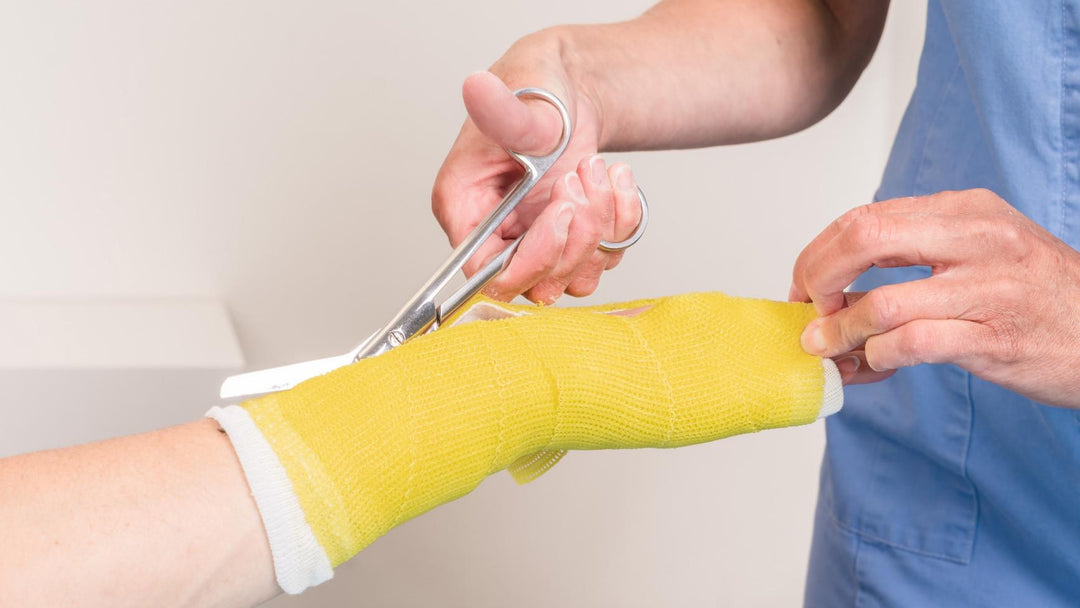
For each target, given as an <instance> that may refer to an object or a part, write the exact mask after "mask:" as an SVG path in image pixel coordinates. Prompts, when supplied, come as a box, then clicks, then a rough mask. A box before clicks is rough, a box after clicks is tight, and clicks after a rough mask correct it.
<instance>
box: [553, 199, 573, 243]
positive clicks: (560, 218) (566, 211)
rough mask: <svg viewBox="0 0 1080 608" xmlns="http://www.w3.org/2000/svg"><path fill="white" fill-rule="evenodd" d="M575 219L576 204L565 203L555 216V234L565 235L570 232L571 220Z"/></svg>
mask: <svg viewBox="0 0 1080 608" xmlns="http://www.w3.org/2000/svg"><path fill="white" fill-rule="evenodd" d="M572 219H574V204H573V203H563V204H562V206H561V207H559V213H558V214H557V215H556V216H555V234H557V235H559V236H560V237H565V236H566V235H567V234H568V233H569V232H570V220H572Z"/></svg>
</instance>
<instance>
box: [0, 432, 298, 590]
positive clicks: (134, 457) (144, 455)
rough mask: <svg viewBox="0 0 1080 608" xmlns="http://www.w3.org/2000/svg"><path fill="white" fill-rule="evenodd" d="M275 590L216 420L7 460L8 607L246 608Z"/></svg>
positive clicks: (0, 535)
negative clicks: (164, 607) (136, 607)
mask: <svg viewBox="0 0 1080 608" xmlns="http://www.w3.org/2000/svg"><path fill="white" fill-rule="evenodd" d="M278 592H279V591H278V589H277V585H276V584H275V583H274V571H273V565H272V564H271V561H270V549H269V547H268V546H267V543H266V536H265V534H264V532H263V527H262V523H261V522H260V520H259V514H258V511H257V510H256V508H255V504H254V502H253V501H252V498H251V495H250V492H249V490H248V486H247V483H246V482H245V481H244V476H243V472H242V471H241V469H240V466H239V464H238V463H237V461H236V455H235V454H234V453H233V449H232V447H231V445H230V444H229V440H228V438H227V437H226V436H225V435H224V434H223V433H221V432H220V431H219V430H218V426H217V424H216V423H215V422H213V421H212V420H202V421H199V422H193V423H190V424H185V425H182V426H178V427H173V428H168V429H163V430H160V431H155V432H152V433H145V434H142V435H135V436H131V437H123V438H120V439H113V440H109V441H103V442H99V443H92V444H88V445H83V446H78V447H73V448H66V449H62V450H53V451H48V452H39V453H35V454H26V455H23V456H15V457H12V458H5V459H0V606H76V605H77V606H250V605H254V604H256V603H258V602H260V601H263V600H265V599H268V598H269V597H272V596H273V595H275V594H276V593H278Z"/></svg>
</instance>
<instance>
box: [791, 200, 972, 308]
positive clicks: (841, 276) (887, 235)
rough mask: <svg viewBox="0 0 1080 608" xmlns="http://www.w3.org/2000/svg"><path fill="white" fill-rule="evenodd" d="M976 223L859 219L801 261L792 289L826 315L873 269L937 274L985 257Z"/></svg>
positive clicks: (910, 217) (911, 217)
mask: <svg viewBox="0 0 1080 608" xmlns="http://www.w3.org/2000/svg"><path fill="white" fill-rule="evenodd" d="M984 228H988V227H986V226H984V225H982V224H980V222H979V220H978V219H968V218H956V217H951V216H942V215H927V214H877V213H868V214H864V215H862V216H859V217H858V218H856V219H855V220H853V221H852V222H851V223H849V224H848V225H847V227H845V228H844V229H843V230H841V231H840V232H839V233H838V234H837V235H836V236H835V237H833V239H832V240H831V241H829V242H828V243H827V244H825V245H824V246H822V247H821V248H820V249H819V250H818V251H817V252H815V253H814V254H813V255H812V256H811V257H809V258H807V259H805V260H802V259H801V260H800V264H799V269H798V270H797V271H796V272H797V274H796V275H795V277H794V279H795V285H796V286H797V287H798V288H799V290H800V293H805V294H806V295H807V296H809V298H810V300H811V301H812V302H814V306H815V307H816V308H817V310H818V313H819V314H822V315H827V314H831V313H833V312H835V311H836V310H838V309H839V308H840V307H841V306H842V305H843V290H844V288H845V287H847V286H848V285H849V284H850V283H851V282H852V281H854V280H855V278H856V277H858V276H859V275H860V274H862V273H863V272H864V271H866V270H867V269H869V268H870V267H871V266H878V267H895V266H917V265H923V266H931V267H933V268H934V269H935V270H936V269H938V268H940V267H943V266H949V265H953V264H956V263H959V262H961V261H964V260H969V259H973V258H975V257H978V256H980V255H983V254H984V253H985V247H986V243H985V241H984V240H983V239H980V238H979V236H981V235H980V233H981V232H985V230H984Z"/></svg>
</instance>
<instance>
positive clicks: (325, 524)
mask: <svg viewBox="0 0 1080 608" xmlns="http://www.w3.org/2000/svg"><path fill="white" fill-rule="evenodd" d="M500 306H506V305H500ZM639 307H648V308H647V310H645V311H644V312H641V313H640V314H637V315H636V316H616V315H610V314H598V313H600V312H605V311H611V310H619V309H634V308H639ZM509 308H513V307H509ZM519 310H527V311H528V312H529V314H525V315H521V316H515V317H512V318H508V319H502V320H491V321H476V322H472V323H466V324H463V325H458V326H455V327H448V328H444V329H441V330H439V331H437V332H434V333H432V334H429V335H427V336H423V337H420V338H417V339H415V340H412V341H410V342H408V343H407V344H405V345H403V346H401V347H399V348H397V349H395V350H393V351H390V352H388V353H386V354H383V355H380V356H378V357H375V358H372V359H368V360H364V361H361V362H359V363H356V364H354V365H351V366H348V367H345V368H342V369H339V370H337V371H335V372H333V373H331V374H327V375H325V376H321V377H319V378H314V379H312V380H309V381H307V382H304V383H303V384H301V385H299V386H298V387H296V388H294V389H293V390H291V391H288V392H284V393H275V394H271V395H268V396H265V397H262V398H259V399H255V400H252V401H248V402H247V403H245V404H244V407H245V408H247V410H248V411H249V413H250V415H251V417H252V419H253V420H254V421H255V423H256V425H257V426H258V427H259V429H260V430H261V431H262V432H263V434H264V435H265V436H266V438H267V440H268V441H269V443H270V445H271V446H272V447H273V449H274V452H275V453H276V454H277V455H278V457H279V459H280V460H281V463H282V465H283V466H284V468H285V470H286V472H287V473H288V476H289V479H290V480H291V482H292V484H293V487H294V490H295V491H296V494H297V497H298V498H299V501H300V505H301V507H302V508H303V510H304V513H305V515H306V517H307V520H308V523H309V524H310V525H311V528H312V530H313V531H314V533H315V536H316V538H317V539H318V541H319V543H320V544H321V545H322V546H323V548H324V549H325V550H326V552H327V555H328V556H329V557H330V561H331V563H332V564H333V565H334V566H335V567H336V566H337V565H338V564H340V563H342V562H344V561H345V560H347V559H349V558H350V557H352V556H353V555H355V554H356V553H357V552H358V551H360V550H361V549H363V548H364V547H366V546H367V545H368V544H370V543H371V542H372V541H374V540H375V539H376V538H378V537H379V536H381V535H382V534H384V533H386V532H387V531H388V530H390V529H391V528H392V527H394V526H395V525H397V524H400V523H401V522H403V521H406V520H408V519H410V518H412V517H416V516H417V515H420V514H421V513H424V512H425V511H428V510H430V509H432V508H434V507H436V506H438V505H440V504H442V503H444V502H448V501H450V500H453V499H455V498H458V497H460V496H462V495H464V494H466V493H468V492H470V491H471V490H472V489H473V488H475V487H476V486H477V485H479V483H480V482H481V481H482V480H483V479H484V478H485V477H487V476H488V475H490V474H492V473H494V472H497V471H500V470H503V469H506V468H508V467H511V470H512V472H513V473H514V474H515V477H516V478H517V479H518V480H519V481H527V480H529V479H532V478H534V477H536V476H538V475H539V474H541V473H543V472H544V471H546V470H547V469H548V468H550V467H551V466H552V465H554V464H555V462H556V461H557V460H558V459H559V457H560V456H561V455H562V453H563V451H564V450H592V449H613V448H644V447H677V446H683V445H689V444H694V443H700V442H705V441H712V440H715V439H720V438H722V437H727V436H730V435H735V434H739V433H749V432H754V431H758V430H761V429H765V428H774V427H782V426H792V425H797V424H805V423H809V422H812V421H814V420H815V418H816V416H817V414H818V410H819V409H820V407H821V403H822V398H823V390H824V379H823V371H822V370H823V368H822V363H821V360H820V359H818V358H816V357H813V356H810V355H808V354H806V353H805V352H804V351H803V350H802V348H801V347H800V346H799V335H800V333H801V332H802V330H803V328H804V327H805V326H806V324H807V323H808V322H809V321H810V320H811V319H812V318H813V317H814V312H813V309H812V307H811V306H810V305H804V304H788V303H780V302H771V301H766V300H749V299H741V298H732V297H728V296H725V295H723V294H718V293H703V294H687V295H682V296H674V297H669V298H660V299H656V300H643V301H638V302H628V303H621V304H609V305H605V306H601V307H592V308H537V307H522V308H519Z"/></svg>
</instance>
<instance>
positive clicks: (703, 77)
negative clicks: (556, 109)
mask: <svg viewBox="0 0 1080 608" xmlns="http://www.w3.org/2000/svg"><path fill="white" fill-rule="evenodd" d="M887 10H888V1H887V0H825V1H823V0H666V1H664V2H661V3H659V4H658V5H656V6H655V7H653V8H652V9H651V10H649V11H648V12H646V13H645V14H644V15H642V16H641V17H639V18H637V19H634V20H632V21H627V22H623V23H616V24H607V25H577V26H560V27H555V28H551V29H547V30H543V31H541V32H538V33H537V34H534V35H533V36H529V37H526V38H525V39H523V40H521V41H520V42H519V43H518V44H517V45H515V48H513V49H511V51H510V52H509V53H507V56H508V57H509V56H512V55H514V54H515V53H517V54H519V55H522V56H527V55H528V53H531V52H537V53H545V54H550V53H552V52H555V53H558V54H559V56H560V57H561V59H562V62H563V63H564V64H565V68H566V70H567V73H568V74H569V76H570V78H571V80H573V81H574V82H575V83H576V84H577V86H579V87H581V91H582V92H583V93H584V94H585V95H586V96H588V97H589V98H590V99H591V100H592V101H593V103H594V104H596V105H597V106H598V110H599V114H600V117H601V120H602V125H601V135H600V144H601V149H603V150H632V149H661V148H685V147H698V146H710V145H718V144H730V143H739V142H746V141H755V140H761V139H768V138H772V137H779V136H782V135H786V134H789V133H792V132H795V131H798V130H800V129H803V128H805V127H807V126H809V125H811V124H813V123H814V122H816V121H818V120H820V119H821V118H823V117H824V116H826V115H827V114H828V113H829V112H831V111H832V110H833V109H834V108H835V107H836V106H837V105H839V103H840V102H841V101H842V100H843V99H844V97H845V96H846V95H847V93H848V92H849V91H850V90H851V87H852V86H854V84H855V81H856V80H857V79H858V77H859V74H861V73H862V70H863V69H864V68H865V67H866V65H867V63H868V62H869V60H870V57H871V55H872V54H873V52H874V48H875V47H876V46H877V42H878V39H879V37H880V35H881V30H882V27H883V26H884V22H885V14H886V12H887Z"/></svg>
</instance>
